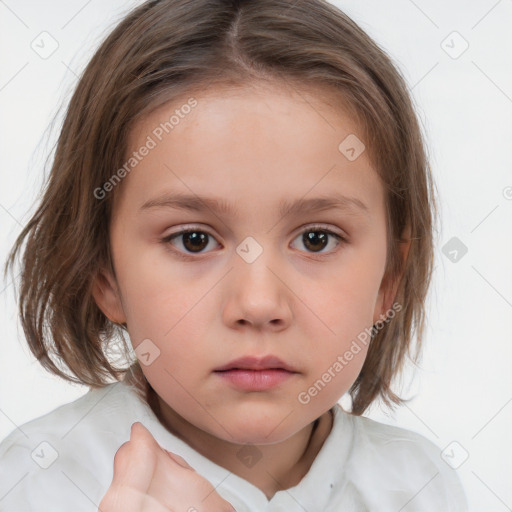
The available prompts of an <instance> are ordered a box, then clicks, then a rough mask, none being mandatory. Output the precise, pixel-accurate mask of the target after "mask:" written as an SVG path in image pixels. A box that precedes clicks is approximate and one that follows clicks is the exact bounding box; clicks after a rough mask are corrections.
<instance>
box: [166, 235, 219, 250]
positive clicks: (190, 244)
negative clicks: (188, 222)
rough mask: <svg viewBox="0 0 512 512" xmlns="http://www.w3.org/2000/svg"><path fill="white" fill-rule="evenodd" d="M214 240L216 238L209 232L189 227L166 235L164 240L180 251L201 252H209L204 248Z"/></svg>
mask: <svg viewBox="0 0 512 512" xmlns="http://www.w3.org/2000/svg"><path fill="white" fill-rule="evenodd" d="M212 240H215V239H214V238H213V236H211V235H210V234H209V233H205V232H204V231H200V230H198V229H188V230H183V231H180V232H178V233H173V234H172V235H169V236H166V237H165V238H163V239H162V242H163V243H165V244H170V245H172V246H174V247H175V248H176V249H177V250H178V252H180V253H184V254H200V253H203V252H209V251H205V250H204V249H206V248H207V247H208V246H209V245H210V242H211V241H212Z"/></svg>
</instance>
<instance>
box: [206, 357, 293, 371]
mask: <svg viewBox="0 0 512 512" xmlns="http://www.w3.org/2000/svg"><path fill="white" fill-rule="evenodd" d="M234 369H238V370H269V369H280V370H287V371H289V372H293V373H296V372H297V370H295V368H293V367H292V366H290V365H289V364H286V363H285V362H284V361H282V360H281V359H279V358H278V357H276V356H272V355H269V356H265V357H256V356H245V357H240V358H238V359H234V360H233V361H230V362H229V363H227V364H225V365H223V366H219V367H218V368H215V369H214V371H215V372H221V371H225V370H234Z"/></svg>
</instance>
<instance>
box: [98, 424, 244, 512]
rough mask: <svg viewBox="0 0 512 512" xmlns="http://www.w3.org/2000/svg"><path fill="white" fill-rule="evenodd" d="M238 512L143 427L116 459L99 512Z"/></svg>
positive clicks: (134, 432)
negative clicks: (110, 480)
mask: <svg viewBox="0 0 512 512" xmlns="http://www.w3.org/2000/svg"><path fill="white" fill-rule="evenodd" d="M206 510H208V512H235V509H234V508H233V506H232V505H231V504H230V503H229V502H227V501H226V500H224V499H223V498H222V497H221V496H220V495H219V494H218V493H217V492H216V491H215V488H214V487H213V486H212V484H211V483H210V482H208V480H206V479H205V478H203V477H202V476H201V475H199V474H198V473H197V472H196V471H195V470H194V469H193V468H192V467H191V466H189V465H188V464H187V462H186V461H185V460H184V459H183V458H182V457H180V456H179V455H176V454H174V453H171V452H168V451H167V450H164V449H163V448H162V447H161V446H160V445H159V444H158V443H157V442H156V440H155V438H154V437H153V436H152V435H151V433H150V432H149V430H147V429H146V428H145V427H144V426H143V425H142V423H139V422H137V423H134V424H133V425H132V431H131V434H130V440H129V441H127V442H126V443H124V444H122V445H121V446H120V448H119V449H118V450H117V452H116V455H115V457H114V477H113V479H112V484H111V485H110V487H109V488H108V490H107V493H106V494H105V496H104V497H103V499H102V500H101V503H100V505H99V509H98V512H177V511H180V512H181V511H183V512H205V511H206Z"/></svg>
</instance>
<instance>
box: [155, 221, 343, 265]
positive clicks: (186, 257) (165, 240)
mask: <svg viewBox="0 0 512 512" xmlns="http://www.w3.org/2000/svg"><path fill="white" fill-rule="evenodd" d="M315 231H316V232H322V233H327V234H328V235H329V236H332V237H334V238H335V239H336V240H337V242H338V243H337V245H336V247H339V246H340V245H344V244H347V243H348V240H347V239H346V238H345V237H344V236H342V235H340V234H339V233H336V232H334V231H332V230H330V229H327V228H326V227H324V226H321V225H313V226H308V227H307V229H304V230H302V231H301V232H300V233H298V234H297V236H296V237H295V238H294V240H295V239H296V238H297V237H299V236H301V235H304V233H310V232H315ZM187 233H203V234H205V235H208V236H209V237H211V238H215V237H214V236H213V235H212V234H210V233H208V231H205V230H203V229H200V228H184V229H181V230H180V231H177V232H176V233H171V234H170V235H167V236H166V237H164V238H162V239H161V240H160V241H161V243H163V244H164V245H166V246H168V248H169V249H170V250H171V251H172V252H173V253H175V254H176V255H177V256H178V257H180V258H182V259H184V260H187V261H191V260H196V259H197V256H201V255H202V254H207V253H204V252H197V253H193V252H186V253H184V252H182V251H181V250H177V249H175V248H174V247H173V246H172V244H171V243H170V242H171V241H172V240H173V239H174V238H178V237H180V236H183V235H185V234H187ZM307 252H308V254H310V255H312V256H320V257H328V256H331V255H332V254H333V253H335V252H337V251H336V250H334V251H330V252H327V253H326V252H314V251H311V252H310V251H307Z"/></svg>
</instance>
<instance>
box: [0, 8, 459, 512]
mask: <svg viewBox="0 0 512 512" xmlns="http://www.w3.org/2000/svg"><path fill="white" fill-rule="evenodd" d="M432 190H433V184H432V178H431V175H430V171H429V167H428V163H427V160H426V156H425V152H424V147H423V142H422V137H421V132H420V129H419V126H418V123H417V119H416V116H415V113H414V110H413V107H412V105H411V100H410V98H409V95H408V92H407V88H406V85H405V83H404V80H403V79H402V77H401V75H400V74H399V72H398V71H397V70H396V69H395V67H394V66H393V64H392V63H391V61H390V60H389V58H388V57H387V56H386V55H385V53H384V52H383V51H382V50H381V49H379V48H378V47H377V45H376V44H375V43H374V42H373V41H372V40H371V39H370V38H369V37H368V36H367V35H366V34H365V33H364V32H363V31H362V30H361V29H360V28H359V27H358V26H357V25H356V24H355V23H354V22H353V21H352V20H351V19H350V18H348V17H347V16H346V15H344V14H343V13H342V12H340V11H339V10H338V9H337V8H335V7H334V6H332V5H331V4H329V3H326V2H324V1H323V0H302V1H301V2H291V1H288V0H252V1H245V2H244V1H235V0H233V1H227V0H209V1H206V0H162V1H154V0H152V1H148V2H146V3H144V4H142V5H141V6H140V7H138V8H136V9H135V10H134V11H133V12H132V13H130V14H129V15H128V16H127V17H126V18H125V19H124V20H123V21H122V22H121V23H120V24H119V26H118V27H117V28H116V29H115V30H114V31H113V32H112V33H111V34H110V36H109V37H108V38H107V39H106V41H105V42H104V43H103V44H102V45H101V47H100V48H99V50H98V51H97V52H96V54H95V55H94V57H93V58H92V60H91V62H90V63H89V65H88V67H87V69H86V70H85V72H84V74H83V76H82V77H81V79H80V81H79V83H78V86H77V89H76V92H75V94H74V96H73V98H72V100H71V103H70V105H69V109H68V111H67V115H66V118H65V121H64V124H63V127H62V132H61V135H60V139H59V142H58V147H57V151H56V154H55V160H54V163H53V168H52V172H51V175H50V178H49V181H48V184H47V187H46V189H45V194H44V197H43V199H42V203H41V205H40V207H39V209H38V210H37V211H36V213H35V214H34V216H33V218H32V219H31V220H30V222H29V223H28V225H27V226H26V227H25V229H24V230H23V231H22V233H21V234H20V236H19V238H18V240H17V242H16V244H15V246H14V248H13V250H12V252H11V254H10V257H9V260H8V262H7V265H6V269H8V268H12V267H13V265H14V261H15V257H16V255H17V254H19V253H20V251H21V244H22V243H23V241H24V240H26V247H25V249H24V255H23V260H22V270H23V273H22V280H21V288H20V313H21V320H22V324H23V327H24V331H25V334H26V337H27V340H28V343H29V346H30V349H31V351H32V352H33V353H34V355H35V356H36V357H37V358H38V360H39V361H40V362H41V364H42V365H43V366H44V367H45V368H46V369H48V370H49V371H51V372H52V373H54V374H56V375H59V376H61V377H63V378H65V379H68V380H70V381H74V382H79V383H83V384H85V385H87V386H89V387H90V388H91V389H90V391H89V392H88V393H87V394H86V395H85V396H83V397H81V398H80V399H78V400H76V401H74V402H72V403H70V404H67V405H64V406H62V407H59V408H58V409H56V410H54V411H52V412H50V413H49V414H47V415H45V416H42V417H40V418H38V419H36V420H33V421H31V422H29V423H27V424H25V425H23V426H22V427H21V428H19V429H16V430H15V431H13V432H12V433H11V434H10V435H9V436H8V437H7V438H6V439H5V440H4V441H3V442H2V443H1V445H0V457H1V472H0V486H1V487H0V510H2V511H20V510H23V511H29V510H30V511H43V510H44V511H46V510H51V511H71V510H73V511H74V512H78V511H94V512H95V511H97V510H101V511H103V512H121V511H122V512H141V511H151V512H156V511H177V510H182V511H206V510H208V511H210V512H212V511H213V512H219V511H228V510H236V511H238V512H242V511H251V512H252V511H254V512H256V511H263V510H269V511H270V510H272V511H278V510H280V511H308V512H320V511H331V512H334V511H341V510H343V511H379V512H383V511H384V512H385V511H393V512H398V511H404V512H407V511H409V512H410V511H420V510H429V511H434V510H435V511H443V512H446V511H462V510H466V508H467V507H466V499H465V496H464V492H463V490H462V488H461V485H460V483H459V480H458V477H457V475H456V473H455V472H454V471H453V470H452V469H451V468H450V467H449V466H448V465H447V464H445V462H444V461H443V460H442V459H441V457H440V450H439V449H438V448H437V447H436V446H435V445H433V444H432V443H431V442H430V441H428V440H427V439H425V438H424V437H422V436H420V435H418V434H416V433H413V432H409V431H406V430H403V429H400V428H397V427H392V426H387V425H384V424H380V423H378V422H375V421H373V420H370V419H368V418H365V417H363V416H362V413H363V412H364V411H365V410H366V409H367V408H368V406H369V405H370V404H371V403H372V402H374V401H375V400H377V399H382V400H383V401H384V402H385V403H386V404H388V405H393V404H399V403H400V402H401V399H400V398H399V397H398V396H397V395H396V394H395V393H393V391H392V390H391V387H390V385H391V382H392V380H393V378H394V377H395V376H396V375H397V374H398V372H399V371H400V370H401V368H402V366H403V363H404V361H405V359H406V357H407V355H408V354H411V352H412V351H411V348H410V347H411V344H412V338H413V334H414V332H416V334H417V338H418V347H419V343H420V341H421V335H422V331H423V323H424V317H423V305H424V301H425V297H426V295H427V291H428V285H429V281H430V276H431V269H432V252H433V220H434V217H433V213H434V211H435V209H434V202H433V197H432ZM125 334H128V335H129V342H127V344H126V347H125V349H126V352H127V357H128V358H129V357H130V353H129V352H130V350H129V344H131V345H132V346H133V349H134V351H135V355H136V358H135V357H134V358H133V360H132V361H130V360H129V362H128V364H127V365H125V366H122V365H121V366H117V365H115V364H113V363H112V361H111V360H109V358H108V357H107V354H108V353H109V351H110V350H111V347H112V346H113V345H114V344H115V343H117V342H118V341H119V340H121V342H124V340H125V338H124V335H125ZM113 380H114V381H117V382H113ZM346 392H348V393H349V394H350V397H351V398H352V406H351V411H350V412H347V411H345V410H343V409H342V408H341V406H340V405H339V404H338V400H339V399H340V398H341V397H342V395H344V394H345V393H346Z"/></svg>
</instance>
